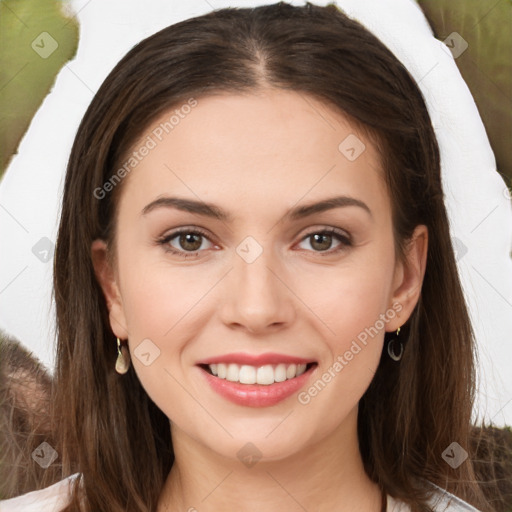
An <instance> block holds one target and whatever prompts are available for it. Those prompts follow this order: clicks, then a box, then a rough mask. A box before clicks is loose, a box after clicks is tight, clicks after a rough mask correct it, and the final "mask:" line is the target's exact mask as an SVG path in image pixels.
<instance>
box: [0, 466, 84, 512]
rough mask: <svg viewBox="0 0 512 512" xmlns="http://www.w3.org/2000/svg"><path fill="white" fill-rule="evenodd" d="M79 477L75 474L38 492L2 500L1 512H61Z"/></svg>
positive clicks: (0, 503)
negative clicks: (75, 480) (73, 483)
mask: <svg viewBox="0 0 512 512" xmlns="http://www.w3.org/2000/svg"><path fill="white" fill-rule="evenodd" d="M78 475H79V473H75V474H74V475H71V476H68V477H67V478H64V479H63V480H60V481H59V482H56V483H55V484H53V485H50V486H49V487H45V488H44V489H40V490H38V491H32V492H29V493H26V494H22V495H21V496H17V497H16V498H10V499H8V500H0V512H39V511H41V510H44V511H45V512H60V510H62V509H63V508H64V507H65V506H66V505H67V504H68V502H69V492H70V489H71V486H70V484H71V482H72V481H73V480H74V479H75V478H76V477H77V476H78Z"/></svg>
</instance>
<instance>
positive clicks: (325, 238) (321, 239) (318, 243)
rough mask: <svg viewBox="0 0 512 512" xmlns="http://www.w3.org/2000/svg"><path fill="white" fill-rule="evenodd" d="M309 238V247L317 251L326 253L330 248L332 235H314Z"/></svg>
mask: <svg viewBox="0 0 512 512" xmlns="http://www.w3.org/2000/svg"><path fill="white" fill-rule="evenodd" d="M310 238H311V247H313V248H314V249H317V250H319V251H326V250H328V249H330V248H331V245H332V238H333V237H332V235H328V234H324V233H317V234H314V235H310Z"/></svg>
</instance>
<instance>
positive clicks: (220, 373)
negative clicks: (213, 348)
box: [210, 363, 228, 379]
mask: <svg viewBox="0 0 512 512" xmlns="http://www.w3.org/2000/svg"><path fill="white" fill-rule="evenodd" d="M211 369H212V367H211V366H210V370H211ZM227 373H228V369H227V367H226V365H225V364H222V363H219V364H218V365H217V377H219V378H220V379H225V378H226V375H227Z"/></svg>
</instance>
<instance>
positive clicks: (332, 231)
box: [157, 228, 352, 258]
mask: <svg viewBox="0 0 512 512" xmlns="http://www.w3.org/2000/svg"><path fill="white" fill-rule="evenodd" d="M183 234H187V235H188V234H192V235H200V236H202V237H204V238H206V239H208V240H209V238H208V234H207V233H206V232H205V231H202V230H201V229H199V228H194V229H187V228H182V229H179V230H177V231H174V232H172V233H170V234H168V235H165V236H163V237H161V238H159V239H157V243H158V244H160V245H162V246H165V247H164V249H165V251H166V252H169V253H172V254H175V255H176V256H180V257H182V258H191V257H195V256H197V255H198V254H199V252H201V251H196V252H186V251H178V250H176V249H174V247H171V246H170V245H169V242H170V241H171V240H173V239H174V238H176V237H177V236H179V235H183ZM326 234H327V235H335V238H337V239H338V241H339V242H341V244H340V245H339V246H338V248H336V249H334V250H327V251H312V252H316V253H317V254H318V255H319V256H330V255H332V254H336V253H338V252H341V251H343V250H346V249H347V247H351V246H352V240H351V237H350V236H349V235H348V234H346V233H345V232H344V231H341V230H339V229H336V228H325V229H321V230H316V231H311V232H310V233H308V234H306V235H304V236H303V237H302V239H301V240H300V241H301V242H303V241H304V240H306V239H307V238H309V237H311V236H313V235H326ZM210 241H211V240H210ZM308 252H311V251H308Z"/></svg>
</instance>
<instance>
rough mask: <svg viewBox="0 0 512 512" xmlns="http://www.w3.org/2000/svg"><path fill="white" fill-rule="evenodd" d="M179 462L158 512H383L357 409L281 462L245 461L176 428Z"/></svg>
mask: <svg viewBox="0 0 512 512" xmlns="http://www.w3.org/2000/svg"><path fill="white" fill-rule="evenodd" d="M171 435H172V442H173V447H174V453H175V462H174V464H173V467H172V470H171V471H170V473H169V476H168V478H167V480H166V483H165V485H164V489H163V491H162V494H161V497H160V503H159V507H158V512H164V511H165V512H175V511H191V512H194V511H201V512H214V511H218V510H237V511H239V512H256V511H260V510H265V511H266V512H277V511H279V512H292V511H293V512H295V511H297V510H315V511H318V512H324V511H332V510H336V511H337V512H348V511H351V512H357V511H367V512H380V510H381V492H380V489H379V487H378V486H377V484H375V483H374V482H372V481H371V480H370V479H369V477H368V476H367V475H366V473H365V471H364V468H363V462H362V459H361V455H360V452H359V446H358V440H357V409H356V410H355V411H353V413H351V415H350V417H349V418H347V419H346V421H345V422H344V423H343V424H342V425H340V427H339V428H338V429H337V430H336V431H335V432H333V433H331V434H330V435H329V436H327V437H324V438H322V439H321V440H320V441H318V442H316V443H314V444H311V443H308V444H307V446H305V447H304V448H303V449H302V450H301V451H299V452H296V453H294V454H293V455H291V456H289V457H287V458H285V459H280V460H265V459H264V458H262V459H261V460H259V461H258V462H257V463H255V464H254V465H251V464H248V465H244V464H243V463H241V461H240V460H238V458H228V457H225V456H223V455H220V454H218V453H216V452H214V451H213V450H211V449H210V448H208V447H206V446H204V445H202V444H199V443H198V442H197V441H195V440H194V439H192V438H190V437H189V436H187V434H185V432H183V431H181V430H179V429H178V428H177V427H176V426H175V425H173V426H172V428H171Z"/></svg>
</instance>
